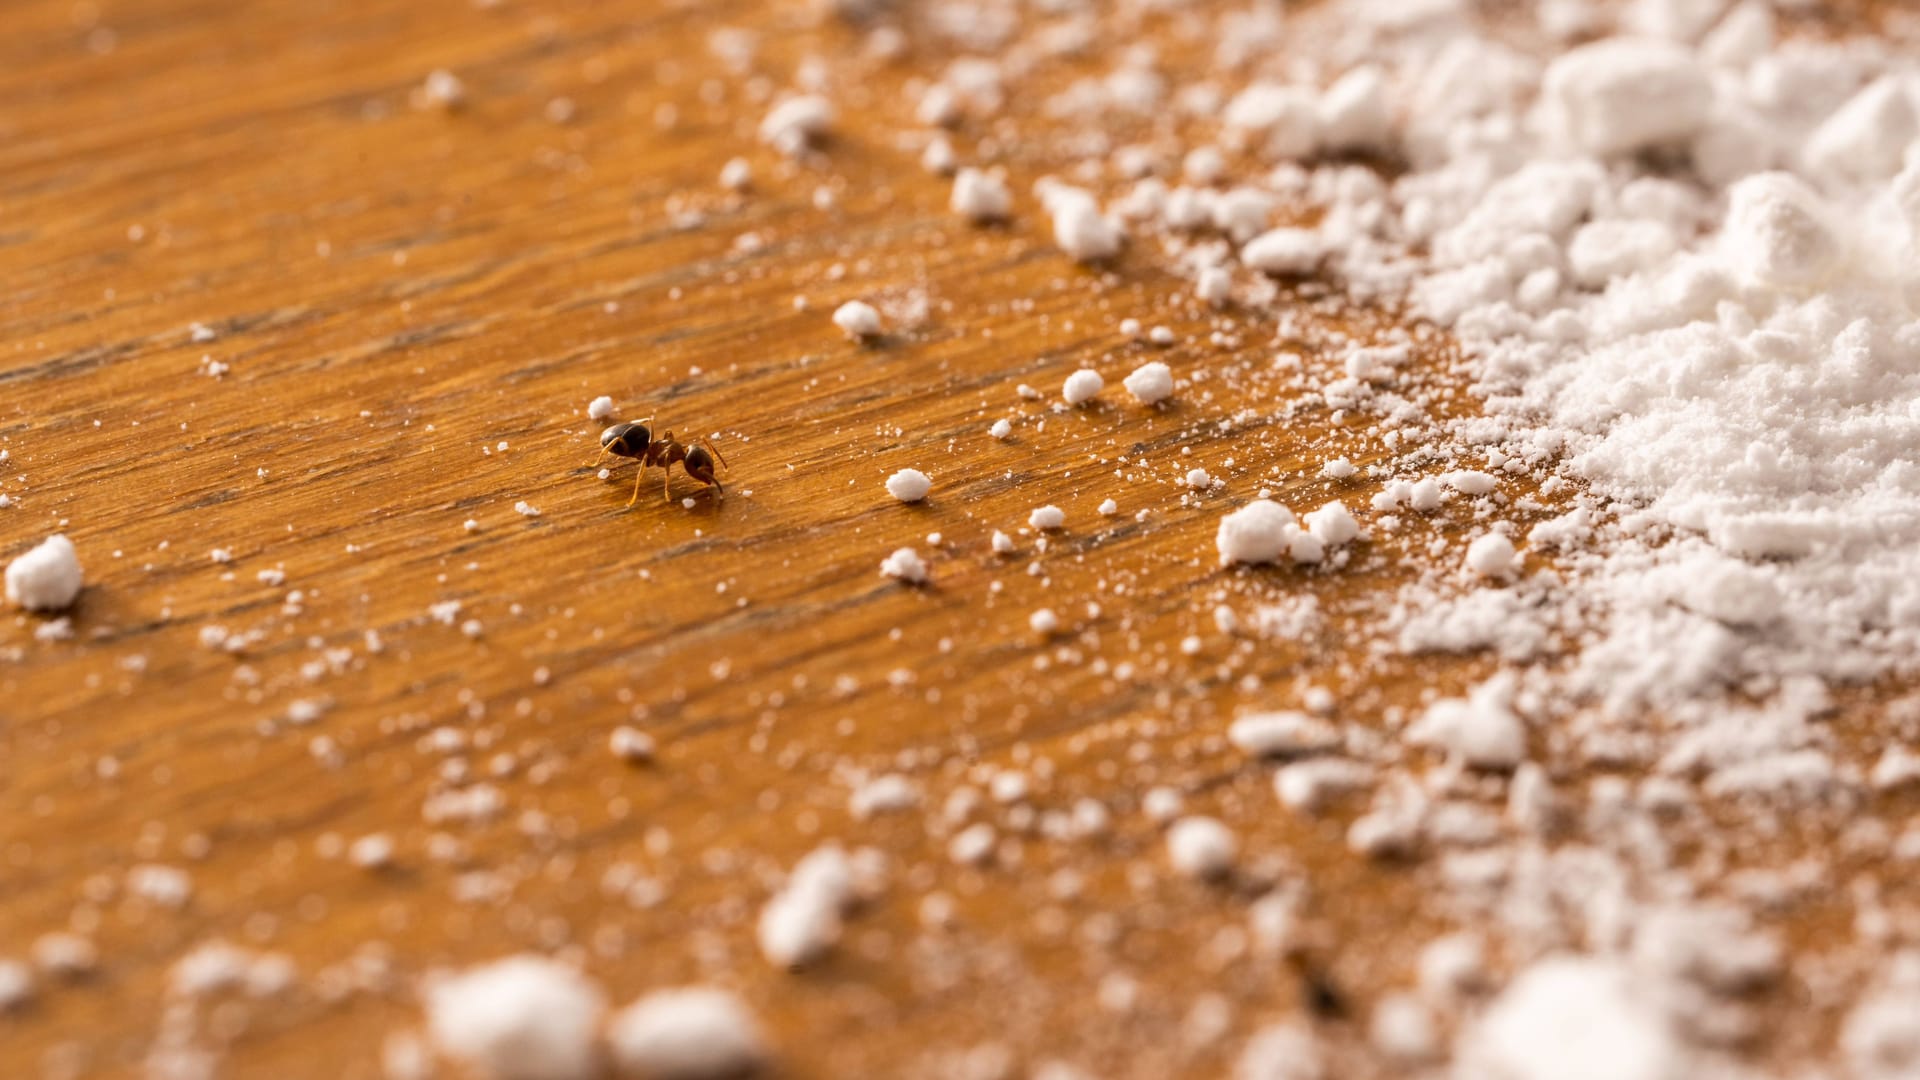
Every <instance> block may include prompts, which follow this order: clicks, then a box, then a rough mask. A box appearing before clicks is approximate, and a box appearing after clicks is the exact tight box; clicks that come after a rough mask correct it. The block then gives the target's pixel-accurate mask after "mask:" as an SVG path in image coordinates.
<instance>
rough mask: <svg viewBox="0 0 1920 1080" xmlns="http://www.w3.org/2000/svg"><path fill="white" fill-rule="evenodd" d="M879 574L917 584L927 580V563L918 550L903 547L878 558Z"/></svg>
mask: <svg viewBox="0 0 1920 1080" xmlns="http://www.w3.org/2000/svg"><path fill="white" fill-rule="evenodd" d="M880 574H881V576H882V577H890V578H897V579H898V580H900V581H906V582H911V583H913V584H916V585H918V584H920V583H922V582H924V581H926V580H927V564H926V562H925V561H923V560H922V559H921V558H920V553H919V552H917V551H915V550H913V549H912V548H910V547H903V548H899V549H897V550H895V551H894V553H893V554H891V555H889V556H887V557H886V558H884V559H882V560H880Z"/></svg>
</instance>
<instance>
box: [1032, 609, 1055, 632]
mask: <svg viewBox="0 0 1920 1080" xmlns="http://www.w3.org/2000/svg"><path fill="white" fill-rule="evenodd" d="M1027 628H1028V629H1030V630H1032V631H1033V632H1034V633H1036V634H1039V635H1041V636H1043V637H1044V636H1046V635H1048V634H1051V633H1053V632H1054V631H1055V630H1058V629H1060V616H1058V615H1055V614H1054V613H1053V609H1052V608H1041V609H1040V610H1038V611H1036V612H1034V613H1033V614H1031V615H1029V616H1027Z"/></svg>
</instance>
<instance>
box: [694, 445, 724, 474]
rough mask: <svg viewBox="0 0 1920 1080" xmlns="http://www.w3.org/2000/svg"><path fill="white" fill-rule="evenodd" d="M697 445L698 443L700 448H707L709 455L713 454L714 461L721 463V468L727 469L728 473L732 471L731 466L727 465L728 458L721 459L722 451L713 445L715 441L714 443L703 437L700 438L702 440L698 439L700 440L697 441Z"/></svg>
mask: <svg viewBox="0 0 1920 1080" xmlns="http://www.w3.org/2000/svg"><path fill="white" fill-rule="evenodd" d="M696 443H697V444H698V445H700V446H704V447H706V448H707V453H709V454H712V455H713V460H715V461H717V462H719V463H720V467H721V468H723V469H727V470H728V471H732V466H730V465H728V464H727V459H726V458H723V457H721V456H720V450H719V448H718V447H716V446H714V445H713V441H712V440H711V439H708V438H705V437H702V438H700V439H698V440H696Z"/></svg>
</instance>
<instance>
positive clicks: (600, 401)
mask: <svg viewBox="0 0 1920 1080" xmlns="http://www.w3.org/2000/svg"><path fill="white" fill-rule="evenodd" d="M612 415H613V399H612V398H610V397H608V396H607V395H605V394H601V395H600V396H599V397H597V398H594V399H593V400H592V401H590V402H588V403H587V418H588V419H590V420H605V419H606V418H607V417H609V416H612Z"/></svg>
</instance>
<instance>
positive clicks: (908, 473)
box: [887, 469, 933, 503]
mask: <svg viewBox="0 0 1920 1080" xmlns="http://www.w3.org/2000/svg"><path fill="white" fill-rule="evenodd" d="M931 490H933V481H932V480H929V479H927V474H926V473H923V472H921V471H920V470H919V469H901V470H900V471H899V472H897V473H894V474H893V475H892V476H889V477H887V494H889V495H891V496H893V497H894V498H896V499H899V500H900V501H901V502H906V503H911V502H919V501H920V500H921V499H924V498H926V497H927V492H929V491H931Z"/></svg>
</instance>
